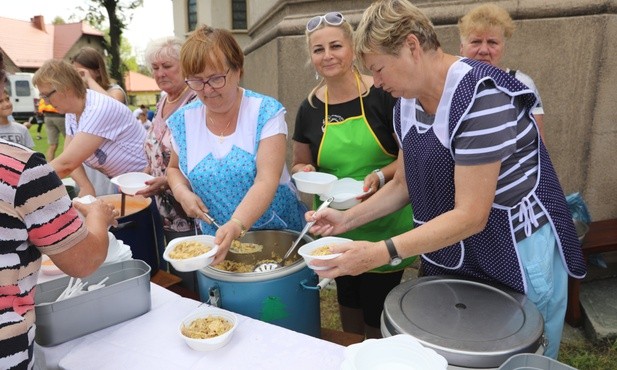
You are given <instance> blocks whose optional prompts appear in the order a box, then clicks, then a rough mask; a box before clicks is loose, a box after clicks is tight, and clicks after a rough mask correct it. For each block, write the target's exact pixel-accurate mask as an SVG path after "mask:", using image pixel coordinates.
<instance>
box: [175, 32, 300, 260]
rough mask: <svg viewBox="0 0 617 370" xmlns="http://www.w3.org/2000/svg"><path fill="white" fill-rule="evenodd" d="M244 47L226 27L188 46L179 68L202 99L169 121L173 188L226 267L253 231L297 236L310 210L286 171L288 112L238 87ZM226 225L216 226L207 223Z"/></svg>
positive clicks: (196, 35)
mask: <svg viewBox="0 0 617 370" xmlns="http://www.w3.org/2000/svg"><path fill="white" fill-rule="evenodd" d="M243 62H244V56H243V54H242V49H241V48H240V46H239V45H238V43H237V42H236V40H235V39H234V37H233V36H232V34H231V33H230V32H229V31H227V30H223V29H215V28H211V27H208V26H202V27H201V28H199V29H197V30H196V31H195V32H193V33H192V34H191V36H190V37H189V38H188V39H187V40H186V42H185V43H184V45H183V46H182V49H181V52H180V63H181V65H182V72H183V75H184V76H187V78H186V83H187V85H188V87H189V88H190V89H192V90H194V91H196V93H197V98H198V99H197V100H196V101H194V102H192V103H190V104H187V105H185V106H184V107H182V108H180V109H178V111H176V112H175V113H174V114H173V115H172V116H171V117H170V118H169V119H168V126H169V130H170V132H171V135H172V153H171V159H170V162H169V167H168V168H167V177H168V183H169V187H170V188H171V190H172V192H173V194H174V197H175V198H176V200H177V201H178V202H179V203H180V204H181V205H182V208H183V209H184V211H185V212H186V214H187V215H188V216H189V217H194V218H197V219H199V220H200V227H201V231H202V232H203V233H204V234H206V235H215V240H214V241H215V243H216V244H218V245H219V251H218V252H217V255H216V257H215V259H214V261H213V264H217V263H220V262H221V261H222V260H223V259H224V258H225V255H226V254H227V251H228V250H229V247H230V246H231V242H232V241H233V240H234V239H237V238H239V237H242V236H243V235H244V233H245V232H246V231H247V230H249V229H251V230H261V229H270V230H272V229H277V230H278V229H290V230H296V231H299V230H301V229H302V227H303V225H304V219H303V217H302V215H303V213H304V211H305V210H306V207H304V205H303V204H302V203H301V202H300V199H299V197H298V193H297V190H296V189H295V187H294V186H293V184H292V183H291V177H290V175H289V172H288V170H287V168H286V165H285V151H286V136H287V124H286V122H285V108H284V107H283V106H282V105H281V103H279V102H278V101H276V100H275V99H273V98H271V97H268V96H265V95H261V94H258V93H256V92H253V91H250V90H246V89H243V88H241V87H240V86H239V81H240V78H241V77H242V72H243ZM206 213H208V214H209V215H210V216H212V217H213V218H214V219H215V220H217V221H218V223H219V224H220V228H218V229H217V228H216V227H215V226H214V225H213V224H212V223H211V222H210V221H209V219H208V218H207V217H206Z"/></svg>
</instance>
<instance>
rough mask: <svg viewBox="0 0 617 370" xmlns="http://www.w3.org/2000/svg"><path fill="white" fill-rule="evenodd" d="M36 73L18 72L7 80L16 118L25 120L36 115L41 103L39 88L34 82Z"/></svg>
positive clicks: (21, 120)
mask: <svg viewBox="0 0 617 370" xmlns="http://www.w3.org/2000/svg"><path fill="white" fill-rule="evenodd" d="M32 76H34V73H26V72H17V73H14V74H10V75H8V76H7V77H8V78H7V80H6V87H7V90H8V94H9V96H10V97H11V103H12V104H13V117H14V118H15V120H17V121H20V122H25V121H28V120H29V119H30V117H32V116H36V112H37V109H38V103H39V90H38V89H37V88H36V86H34V85H33V84H32Z"/></svg>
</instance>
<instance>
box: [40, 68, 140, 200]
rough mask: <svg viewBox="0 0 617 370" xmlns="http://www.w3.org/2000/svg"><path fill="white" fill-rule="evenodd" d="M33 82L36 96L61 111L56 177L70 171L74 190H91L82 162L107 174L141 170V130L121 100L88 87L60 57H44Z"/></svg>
mask: <svg viewBox="0 0 617 370" xmlns="http://www.w3.org/2000/svg"><path fill="white" fill-rule="evenodd" d="M32 82H33V83H34V84H35V85H36V86H37V87H38V89H39V91H40V92H41V94H40V96H41V98H44V99H45V100H46V101H48V102H50V103H52V104H53V105H54V107H56V109H57V110H58V112H60V113H66V118H65V119H66V139H65V142H64V151H63V152H62V154H60V155H59V156H58V157H57V158H55V159H54V160H53V161H52V162H51V165H52V167H53V168H54V169H55V170H56V172H57V173H58V175H59V176H60V177H61V178H63V177H65V176H68V175H71V177H72V178H73V180H75V182H76V183H77V185H78V186H79V189H80V192H79V196H84V195H96V192H95V190H94V187H93V186H92V183H91V182H90V180H89V179H88V177H87V176H86V173H85V171H84V169H83V167H82V164H85V165H87V166H89V167H91V168H94V169H96V170H99V171H100V172H102V173H103V174H105V175H106V176H107V177H109V178H112V177H115V176H118V175H121V174H123V173H127V172H142V171H144V169H145V168H146V165H147V164H148V162H147V160H146V153H145V151H144V147H143V145H144V141H145V139H146V131H145V129H144V128H143V126H142V125H141V124H140V123H139V122H138V121H137V120H136V119H135V117H133V112H131V110H130V109H129V108H128V107H127V106H126V105H124V104H122V103H120V102H119V101H117V100H116V99H114V98H112V97H110V96H109V95H106V94H103V93H100V92H97V91H95V90H90V89H87V88H86V86H85V85H84V82H83V80H82V78H81V76H80V75H79V72H78V71H77V70H76V69H75V68H74V67H73V66H72V65H70V64H69V63H68V62H66V61H62V60H48V61H46V62H45V63H44V64H43V66H42V67H41V68H40V69H39V70H38V71H36V73H35V74H34V77H33V78H32Z"/></svg>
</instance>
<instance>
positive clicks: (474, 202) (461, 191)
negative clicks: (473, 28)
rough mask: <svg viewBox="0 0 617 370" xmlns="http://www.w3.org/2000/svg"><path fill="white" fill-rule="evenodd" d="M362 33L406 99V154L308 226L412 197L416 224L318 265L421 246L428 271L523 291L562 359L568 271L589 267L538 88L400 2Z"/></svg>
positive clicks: (368, 18)
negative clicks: (372, 187) (540, 113)
mask: <svg viewBox="0 0 617 370" xmlns="http://www.w3.org/2000/svg"><path fill="white" fill-rule="evenodd" d="M356 32H357V34H356V37H357V38H356V41H355V42H356V53H357V54H358V57H359V59H360V60H361V61H362V62H363V63H364V65H365V67H366V68H367V69H368V70H370V71H371V72H372V74H373V78H374V80H375V84H376V85H377V86H380V87H382V88H383V89H384V90H386V91H389V92H390V93H391V94H392V95H393V96H395V97H400V99H399V101H398V103H397V105H396V106H395V108H394V129H395V132H396V135H397V137H398V140H399V143H400V145H401V149H402V150H403V158H404V161H402V163H401V165H400V166H399V168H398V170H397V172H396V174H395V177H394V179H393V180H392V181H390V182H389V183H388V184H386V186H384V187H383V188H382V189H380V190H379V191H378V192H377V193H376V194H375V195H373V196H372V197H371V198H369V199H368V200H366V201H365V202H363V203H361V204H360V205H358V206H356V207H354V208H351V209H350V210H348V211H345V212H340V211H335V210H331V209H329V210H326V211H324V212H320V213H319V215H317V216H315V217H316V218H317V219H318V220H317V223H316V225H315V226H313V228H312V229H311V231H312V232H314V233H317V234H323V235H331V234H340V233H343V232H346V231H347V230H350V229H354V228H356V227H358V226H360V225H362V224H364V223H366V222H369V221H371V220H373V219H374V218H376V217H381V216H382V215H384V214H388V213H390V212H393V211H394V210H397V209H399V208H400V207H402V206H403V205H405V204H408V203H411V205H412V207H413V210H414V223H415V228H414V229H413V230H411V231H408V232H406V233H403V234H400V235H398V236H395V237H393V238H391V239H388V240H386V241H379V242H376V243H375V242H353V243H349V244H345V245H340V246H335V247H334V252H342V253H343V255H342V256H340V257H338V258H335V259H332V260H329V261H319V263H315V264H316V265H318V264H319V265H323V266H327V267H331V269H330V270H324V271H320V272H319V274H320V275H321V276H322V277H335V276H340V275H356V274H359V273H362V272H364V271H367V270H369V269H371V268H374V267H376V266H380V265H382V264H384V263H387V262H388V261H395V260H396V259H397V258H401V257H402V258H404V257H408V256H412V255H422V266H423V268H424V273H425V274H426V275H459V276H463V277H469V278H473V279H481V280H484V281H487V282H490V283H499V284H502V285H504V286H506V287H508V288H511V289H513V290H515V291H518V292H521V293H525V294H526V295H527V297H528V298H529V299H530V300H531V301H532V302H533V303H534V304H535V305H536V307H537V308H538V309H539V311H540V313H541V314H542V316H543V318H544V321H545V332H544V334H545V337H546V339H547V340H548V347H547V348H546V352H545V355H547V356H550V357H552V358H556V357H557V353H558V350H559V342H560V339H561V331H562V329H563V321H564V316H565V308H566V302H565V301H566V295H567V278H568V274H569V275H570V276H573V277H575V278H582V277H584V276H585V274H586V267H585V262H584V259H583V256H582V251H581V246H580V242H579V241H578V238H577V235H576V231H575V228H574V224H573V222H572V216H571V214H570V212H569V210H568V207H567V204H566V201H565V196H564V194H563V191H562V189H561V186H560V184H559V181H558V179H557V176H556V173H555V170H554V168H553V166H552V164H551V161H550V158H549V156H548V153H547V151H546V148H545V147H544V144H543V143H542V141H541V140H539V134H538V127H537V124H536V123H535V121H534V120H533V115H532V114H531V110H532V108H533V107H534V106H535V104H536V101H537V97H536V95H535V94H534V93H533V91H532V90H530V89H529V88H528V87H527V86H525V85H523V84H522V83H520V82H519V81H518V80H516V79H515V78H513V77H512V76H510V75H509V74H508V73H506V72H504V71H502V70H500V69H499V68H496V67H493V66H491V65H489V64H486V63H482V62H479V61H474V60H471V59H466V58H460V57H456V56H453V55H448V54H445V53H444V52H443V51H442V50H441V48H440V44H439V41H438V40H437V36H436V34H435V31H434V28H433V26H432V24H431V22H430V20H429V19H428V18H427V17H426V16H425V15H424V14H423V13H422V12H421V11H420V10H419V9H417V8H416V7H415V6H413V5H411V4H410V3H409V2H407V1H405V0H390V1H382V2H376V3H373V4H372V5H371V6H370V7H369V8H368V9H367V10H366V11H365V13H364V15H363V17H362V20H361V21H360V24H359V25H358V29H357V31H356ZM306 217H307V219H311V218H312V217H313V212H312V211H311V212H308V213H307V215H306ZM376 244H377V246H379V247H377V246H376Z"/></svg>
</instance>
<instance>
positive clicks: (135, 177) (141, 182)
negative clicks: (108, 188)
mask: <svg viewBox="0 0 617 370" xmlns="http://www.w3.org/2000/svg"><path fill="white" fill-rule="evenodd" d="M153 178H154V177H152V176H150V175H148V174H147V173H144V172H129V173H125V174H122V175H119V176H116V177H114V178H112V179H111V180H110V181H111V182H112V184H115V185H118V187H119V188H120V191H121V192H123V193H124V194H126V195H135V193H137V192H138V191H140V190H143V189H145V188H147V187H148V185H146V181H148V180H152V179H153Z"/></svg>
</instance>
